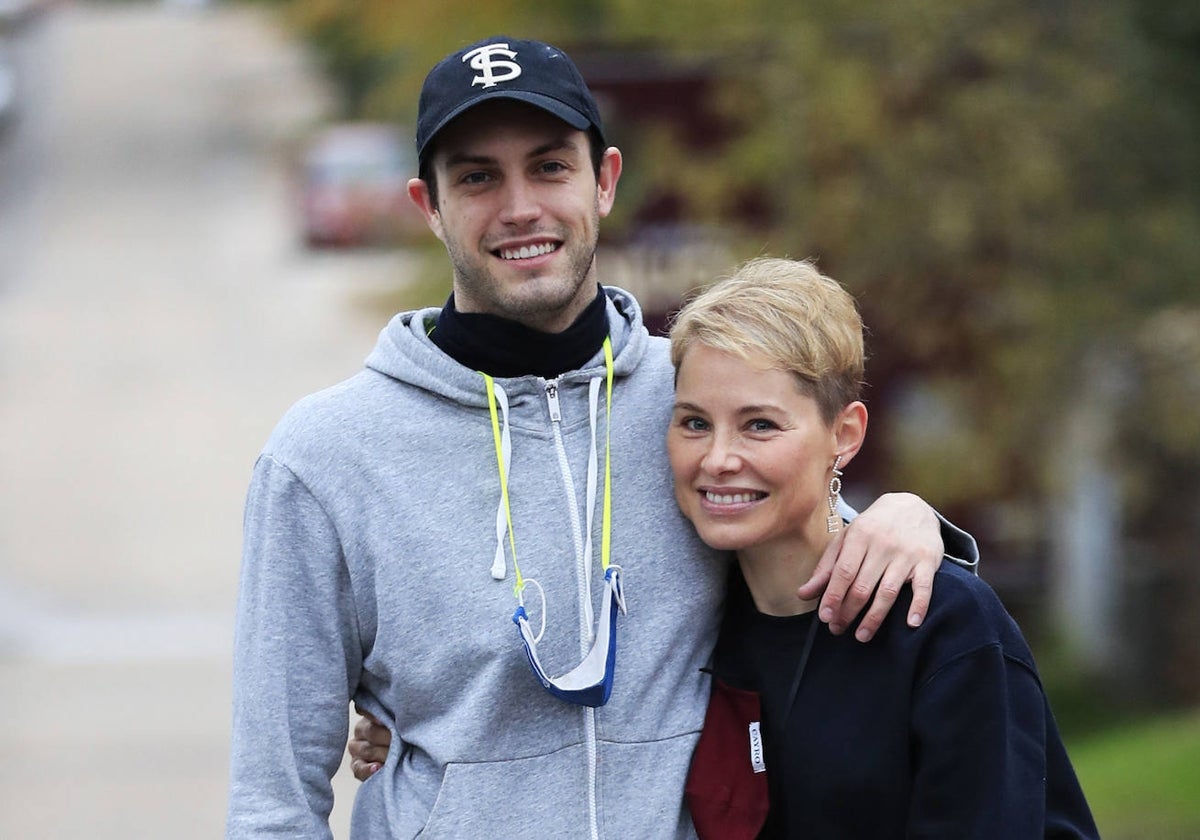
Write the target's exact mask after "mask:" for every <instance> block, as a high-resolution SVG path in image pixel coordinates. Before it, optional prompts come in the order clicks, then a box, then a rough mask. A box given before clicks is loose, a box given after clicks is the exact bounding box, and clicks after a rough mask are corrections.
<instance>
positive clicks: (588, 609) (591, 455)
mask: <svg viewBox="0 0 1200 840" xmlns="http://www.w3.org/2000/svg"><path fill="white" fill-rule="evenodd" d="M601 381H602V380H601V379H600V377H596V378H594V379H593V380H592V381H591V382H589V383H588V425H589V427H590V428H591V432H592V446H591V449H590V450H589V452H588V470H587V532H586V534H587V535H586V537H585V538H584V542H583V568H584V569H585V570H586V571H585V573H584V575H583V594H584V598H583V607H584V624H583V626H584V627H586V628H587V634H588V639H587V644H591V643H592V640H593V639H594V638H595V631H594V630H593V629H592V628H593V626H594V624H593V622H594V620H595V616H594V615H593V613H592V574H591V571H592V521H593V520H594V519H595V515H596V472H597V470H596V415H597V414H599V411H600V384H601Z"/></svg>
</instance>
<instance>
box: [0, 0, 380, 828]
mask: <svg viewBox="0 0 1200 840" xmlns="http://www.w3.org/2000/svg"><path fill="white" fill-rule="evenodd" d="M18 41H19V43H18V44H16V45H15V52H16V53H17V54H18V59H19V65H20V67H19V69H20V71H21V83H22V91H21V93H22V111H21V114H20V119H19V121H18V123H17V124H16V125H15V127H14V130H13V131H10V132H8V133H7V135H6V136H3V137H0V837H2V838H6V840H9V839H10V838H11V839H13V840H16V838H42V837H46V838H76V837H78V838H89V840H105V839H106V838H120V839H121V840H129V838H143V837H144V838H168V837H169V838H174V839H175V840H188V838H212V837H217V836H220V835H221V832H222V827H223V824H224V812H225V797H226V786H227V778H228V768H227V763H228V754H229V745H228V742H229V683H230V667H229V659H230V650H231V645H232V618H233V605H234V598H235V590H236V582H237V572H238V563H239V552H240V529H241V506H242V500H243V496H244V492H245V486H246V482H247V479H248V477H249V472H250V468H251V466H252V463H253V460H254V457H255V455H256V453H257V452H258V449H259V448H260V447H261V445H262V442H263V441H264V440H265V438H266V436H267V434H268V433H269V431H270V429H271V427H272V426H273V425H274V423H275V422H276V421H277V420H278V418H279V416H280V414H281V413H282V412H283V411H284V410H285V409H286V408H287V406H288V405H290V404H291V403H292V402H293V401H295V400H296V399H298V398H299V397H300V396H302V395H304V394H305V393H308V392H310V391H313V390H315V389H317V388H320V387H323V386H325V385H327V384H331V383H333V382H335V381H337V380H338V379H340V378H342V377H343V376H345V375H347V374H349V373H351V372H353V371H354V370H356V369H357V368H358V367H359V366H360V365H361V362H362V359H363V358H364V357H365V356H366V354H367V352H368V351H369V349H370V347H371V344H372V343H373V341H374V337H375V335H376V333H377V332H378V330H379V329H380V327H381V326H382V324H383V322H384V320H385V317H386V316H385V315H381V314H379V313H378V312H373V311H370V310H369V309H367V308H366V307H364V306H363V305H362V301H363V298H364V293H365V292H370V291H371V290H375V289H378V288H380V287H382V286H386V285H387V284H389V283H394V282H398V281H399V279H400V278H401V277H402V276H403V259H402V256H400V255H397V254H374V255H344V256H314V255H311V254H308V253H306V252H305V250H304V249H303V248H302V247H301V246H300V245H299V244H298V238H297V236H296V232H295V224H294V219H293V217H292V214H291V212H290V204H289V199H290V196H291V193H290V187H289V180H288V172H289V170H288V166H287V161H288V152H289V150H292V149H294V147H295V143H296V141H297V139H298V138H299V137H301V136H302V135H303V132H304V130H305V129H306V128H307V127H309V126H311V125H312V124H313V123H314V122H315V121H316V120H318V119H319V118H320V117H321V116H322V114H323V113H325V111H326V108H327V105H326V103H327V98H326V97H325V96H324V95H323V91H322V89H321V86H320V85H319V84H317V83H316V82H315V81H314V77H313V73H312V71H311V69H310V68H309V66H308V65H307V64H306V62H305V60H304V58H303V56H302V54H301V53H300V51H299V50H298V49H296V48H295V46H294V45H291V44H289V43H288V41H287V40H286V39H285V38H284V37H283V35H282V34H281V33H280V32H279V30H278V29H277V28H276V27H275V26H274V25H272V23H271V21H270V20H269V19H268V18H267V17H266V16H265V13H263V12H262V11H258V10H253V9H251V10H247V9H233V8H231V7H223V6H209V7H198V6H196V5H195V4H187V3H173V4H150V3H147V4H130V3H105V4H101V3H95V4H84V3H74V4H72V3H59V4H57V5H56V6H55V7H54V8H53V9H52V11H51V12H50V13H49V14H47V15H46V16H45V17H44V18H43V19H41V20H39V21H38V22H37V23H36V24H35V25H33V26H31V27H29V28H27V29H26V30H24V31H22V32H21V33H19V35H18ZM353 786H354V783H353V781H352V780H351V779H349V777H348V774H347V773H346V771H345V768H343V772H342V773H341V774H340V775H339V778H338V780H337V782H336V789H337V795H338V804H337V805H336V806H335V819H334V825H335V830H337V831H338V833H339V836H344V825H345V812H346V809H347V808H348V805H349V802H348V800H349V796H350V794H351V793H352V791H353Z"/></svg>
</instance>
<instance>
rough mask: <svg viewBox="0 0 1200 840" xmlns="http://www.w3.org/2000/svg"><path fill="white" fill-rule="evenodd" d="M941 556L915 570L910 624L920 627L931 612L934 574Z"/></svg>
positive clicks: (909, 613)
mask: <svg viewBox="0 0 1200 840" xmlns="http://www.w3.org/2000/svg"><path fill="white" fill-rule="evenodd" d="M940 563H941V558H940V557H939V558H937V559H936V560H934V561H933V562H932V563H921V564H919V565H918V566H917V568H916V569H914V570H913V577H912V594H913V597H912V606H910V607H909V608H908V626H909V627H920V626H921V622H922V621H924V620H925V614H926V613H928V612H929V599H930V598H932V597H933V576H934V575H935V574H936V573H937V570H938V566H939V564H940Z"/></svg>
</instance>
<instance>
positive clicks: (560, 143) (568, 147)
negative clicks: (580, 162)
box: [445, 135, 579, 169]
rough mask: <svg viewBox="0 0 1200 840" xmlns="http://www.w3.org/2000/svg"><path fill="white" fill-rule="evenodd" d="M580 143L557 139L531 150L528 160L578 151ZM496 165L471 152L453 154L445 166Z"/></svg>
mask: <svg viewBox="0 0 1200 840" xmlns="http://www.w3.org/2000/svg"><path fill="white" fill-rule="evenodd" d="M578 149H579V143H577V142H576V141H575V139H574V138H572V137H569V136H566V135H564V136H562V137H555V138H554V139H553V140H548V141H546V142H545V143H543V144H542V145H540V146H537V147H536V148H534V149H531V150H530V152H529V154H527V155H526V157H527V158H529V159H533V158H538V157H541V156H542V155H548V154H550V153H551V152H558V151H564V150H565V151H578ZM495 163H496V158H494V157H490V156H488V155H479V154H471V153H470V152H451V153H449V154H447V155H446V163H445V166H446V168H447V169H449V168H451V167H455V166H491V165H493V164H495Z"/></svg>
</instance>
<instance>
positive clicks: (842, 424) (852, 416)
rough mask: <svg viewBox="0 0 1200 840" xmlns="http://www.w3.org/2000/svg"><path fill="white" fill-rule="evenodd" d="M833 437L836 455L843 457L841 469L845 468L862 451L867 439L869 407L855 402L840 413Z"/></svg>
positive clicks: (835, 421)
mask: <svg viewBox="0 0 1200 840" xmlns="http://www.w3.org/2000/svg"><path fill="white" fill-rule="evenodd" d="M833 436H834V443H835V445H836V446H837V449H836V452H835V454H837V455H840V456H841V458H842V462H841V467H845V466H846V465H847V464H849V463H850V461H851V460H853V458H854V456H855V455H857V454H858V450H860V449H862V445H863V441H864V440H865V439H866V436H867V407H866V406H865V405H863V404H862V402H860V401H859V400H855V401H854V402H852V403H850V404H849V405H848V406H846V407H845V408H843V409H842V410H841V411H839V412H838V415H837V417H835V418H834V420H833Z"/></svg>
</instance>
